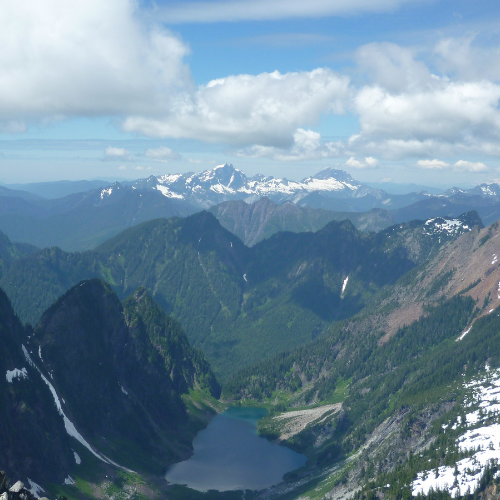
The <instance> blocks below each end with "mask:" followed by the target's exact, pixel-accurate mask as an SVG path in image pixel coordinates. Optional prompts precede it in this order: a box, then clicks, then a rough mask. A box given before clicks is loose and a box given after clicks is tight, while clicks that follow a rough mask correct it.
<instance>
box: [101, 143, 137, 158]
mask: <svg viewBox="0 0 500 500" xmlns="http://www.w3.org/2000/svg"><path fill="white" fill-rule="evenodd" d="M131 159H132V156H131V155H130V151H128V150H126V149H125V148H116V147H113V146H108V147H107V148H106V149H105V151H104V158H103V160H106V161H124V160H131Z"/></svg>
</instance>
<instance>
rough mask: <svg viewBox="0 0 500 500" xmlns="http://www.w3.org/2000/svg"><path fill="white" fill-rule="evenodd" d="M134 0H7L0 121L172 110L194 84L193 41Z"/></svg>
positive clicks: (0, 22)
mask: <svg viewBox="0 0 500 500" xmlns="http://www.w3.org/2000/svg"><path fill="white" fill-rule="evenodd" d="M137 6H138V4H137V3H136V2H135V1H133V0H108V1H106V2H102V1H100V0H74V1H72V2H66V1H63V0H45V1H43V2H39V1H37V0H25V1H23V2H18V1H16V0H5V1H4V2H2V8H1V9H0V46H1V47H2V50H1V51H0V68H1V75H0V96H1V99H0V121H2V122H4V123H14V122H24V123H30V122H31V121H33V120H37V119H38V120H43V119H46V118H52V119H54V118H61V117H68V116H82V115H83V116H106V115H107V116H109V115H118V116H121V115H124V114H132V113H147V114H152V113H153V114H154V113H158V112H162V111H165V110H166V109H167V108H168V107H169V100H170V98H171V95H172V94H175V92H176V91H177V89H178V88H179V86H181V87H182V88H186V86H190V85H192V82H191V79H190V75H189V71H188V69H187V67H186V66H185V65H184V63H183V57H184V56H185V55H186V54H187V53H188V52H189V49H188V47H187V46H186V45H185V44H184V43H183V42H182V41H181V40H180V39H179V38H178V37H176V36H174V35H173V34H171V33H170V32H169V31H167V30H165V29H162V28H160V27H159V26H158V25H146V24H145V23H144V22H143V21H141V20H140V19H139V13H138V12H137Z"/></svg>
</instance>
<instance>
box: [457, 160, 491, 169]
mask: <svg viewBox="0 0 500 500" xmlns="http://www.w3.org/2000/svg"><path fill="white" fill-rule="evenodd" d="M453 166H454V168H455V170H460V171H465V172H487V171H488V170H489V168H488V167H487V166H486V165H485V164H484V163H481V162H472V161H466V160H459V161H457V162H456V163H455V165H453Z"/></svg>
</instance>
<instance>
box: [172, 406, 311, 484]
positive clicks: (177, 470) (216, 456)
mask: <svg viewBox="0 0 500 500" xmlns="http://www.w3.org/2000/svg"><path fill="white" fill-rule="evenodd" d="M266 413H267V412H266V410H263V409H261V408H241V407H234V408H230V409H229V410H227V411H225V412H224V413H221V414H220V415H217V416H216V417H214V419H213V420H212V421H211V422H210V424H209V425H208V427H207V428H206V429H204V430H202V431H200V432H199V433H198V434H197V435H196V437H195V439H194V441H193V448H194V455H193V456H192V457H191V458H190V459H189V460H186V461H185V462H180V463H177V464H174V465H172V466H171V467H170V468H169V469H168V471H167V474H166V476H165V477H166V479H167V481H168V482H170V483H175V484H185V485H187V486H189V487H190V488H193V489H195V490H198V491H207V490H218V491H228V490H245V489H249V490H261V489H264V488H267V487H269V486H272V485H274V484H277V483H279V482H280V481H281V479H282V478H283V475H284V474H286V473H287V472H290V471H292V470H294V469H297V468H298V467H301V466H302V465H304V464H305V463H306V457H305V456H304V455H301V454H300V453H296V452H294V451H292V450H290V449H288V448H285V447H284V446H279V445H276V444H273V443H271V442H270V441H268V440H267V439H264V438H262V437H260V436H259V435H258V434H257V422H258V420H260V419H261V418H262V417H263V416H264V415H266Z"/></svg>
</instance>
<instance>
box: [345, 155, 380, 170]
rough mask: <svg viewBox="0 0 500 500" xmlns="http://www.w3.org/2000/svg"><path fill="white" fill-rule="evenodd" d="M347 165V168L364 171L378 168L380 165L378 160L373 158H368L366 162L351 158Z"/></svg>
mask: <svg viewBox="0 0 500 500" xmlns="http://www.w3.org/2000/svg"><path fill="white" fill-rule="evenodd" d="M345 165H346V167H351V168H358V169H363V168H377V167H378V165H379V163H378V160H376V159H375V158H373V157H371V156H367V157H366V158H365V159H364V160H356V158H354V156H351V157H350V158H349V159H348V160H347V161H346V162H345Z"/></svg>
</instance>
